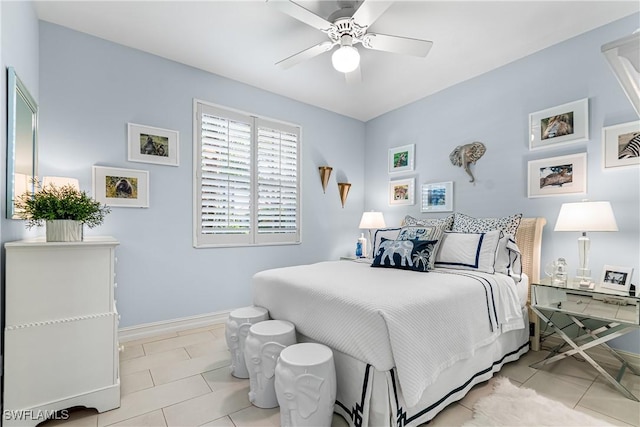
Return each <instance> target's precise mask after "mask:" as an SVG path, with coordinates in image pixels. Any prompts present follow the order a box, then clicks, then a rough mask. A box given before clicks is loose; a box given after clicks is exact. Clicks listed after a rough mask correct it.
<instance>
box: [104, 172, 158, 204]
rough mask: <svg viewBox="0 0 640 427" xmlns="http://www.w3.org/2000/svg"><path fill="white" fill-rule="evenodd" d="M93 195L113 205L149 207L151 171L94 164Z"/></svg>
mask: <svg viewBox="0 0 640 427" xmlns="http://www.w3.org/2000/svg"><path fill="white" fill-rule="evenodd" d="M93 197H94V198H95V199H96V200H97V201H98V202H100V203H102V204H105V205H107V206H113V207H125V208H148V207H149V171H145V170H137V169H122V168H112V167H106V166H93Z"/></svg>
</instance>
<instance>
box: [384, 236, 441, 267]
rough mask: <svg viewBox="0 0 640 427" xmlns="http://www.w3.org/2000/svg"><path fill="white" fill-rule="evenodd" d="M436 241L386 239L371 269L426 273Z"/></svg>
mask: <svg viewBox="0 0 640 427" xmlns="http://www.w3.org/2000/svg"><path fill="white" fill-rule="evenodd" d="M435 243H436V242H435V240H417V239H415V240H387V239H385V238H384V237H383V238H382V242H381V243H380V249H378V252H377V253H376V254H375V258H374V259H373V264H371V267H391V268H398V269H401V270H413V271H421V272H424V273H426V272H427V271H429V262H430V259H431V258H432V257H433V254H434V253H435V251H434V249H433V248H434V244H435Z"/></svg>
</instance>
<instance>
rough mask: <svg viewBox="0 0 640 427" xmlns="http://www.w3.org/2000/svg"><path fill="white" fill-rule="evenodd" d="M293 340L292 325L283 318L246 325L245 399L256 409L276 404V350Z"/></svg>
mask: <svg viewBox="0 0 640 427" xmlns="http://www.w3.org/2000/svg"><path fill="white" fill-rule="evenodd" d="M295 343H296V330H295V327H294V326H293V323H291V322H287V321H285V320H267V321H264V322H260V323H256V324H255V325H253V326H251V328H249V335H248V336H247V340H246V342H245V346H244V359H245V360H246V362H247V368H248V369H249V401H250V402H251V403H253V404H254V405H255V406H257V407H258V408H275V407H277V406H278V399H277V398H276V391H275V389H274V381H275V378H274V376H275V370H276V362H277V361H278V356H280V352H281V351H282V350H283V349H284V348H285V347H287V346H289V345H292V344H295Z"/></svg>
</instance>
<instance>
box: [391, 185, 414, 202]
mask: <svg viewBox="0 0 640 427" xmlns="http://www.w3.org/2000/svg"><path fill="white" fill-rule="evenodd" d="M415 181H416V179H415V178H407V179H396V180H391V181H389V206H396V205H413V204H414V203H415V199H414V197H415Z"/></svg>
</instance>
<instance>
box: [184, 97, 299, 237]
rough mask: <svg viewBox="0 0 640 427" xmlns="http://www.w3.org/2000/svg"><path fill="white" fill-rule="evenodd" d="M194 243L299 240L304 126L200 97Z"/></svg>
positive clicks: (196, 152) (197, 106)
mask: <svg viewBox="0 0 640 427" xmlns="http://www.w3.org/2000/svg"><path fill="white" fill-rule="evenodd" d="M195 135H196V138H194V141H195V142H196V144H195V145H196V150H195V152H194V159H195V160H194V162H195V167H196V168H197V172H196V178H195V194H194V197H195V204H196V206H195V209H194V215H195V217H194V245H195V246H196V247H200V246H218V245H222V246H229V245H252V244H279V243H298V242H300V230H299V226H300V204H299V192H300V185H299V183H300V177H299V175H300V171H299V164H300V159H299V155H300V150H299V145H300V141H299V140H300V130H299V128H297V127H294V126H290V125H285V124H282V123H279V122H272V121H268V120H265V119H260V118H255V117H252V116H250V115H248V114H244V113H239V112H235V111H229V110H226V109H223V108H221V107H217V106H213V105H210V104H205V103H201V102H196V124H195Z"/></svg>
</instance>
